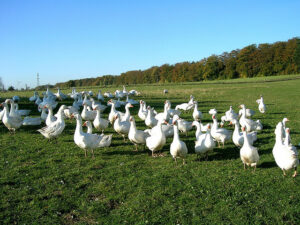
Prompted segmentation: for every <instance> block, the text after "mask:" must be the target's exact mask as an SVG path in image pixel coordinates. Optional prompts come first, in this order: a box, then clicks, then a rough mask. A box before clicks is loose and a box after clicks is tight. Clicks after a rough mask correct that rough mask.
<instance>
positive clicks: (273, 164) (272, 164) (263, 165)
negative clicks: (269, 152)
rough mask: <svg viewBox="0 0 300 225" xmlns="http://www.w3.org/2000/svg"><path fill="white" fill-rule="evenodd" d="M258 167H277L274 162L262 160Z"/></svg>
mask: <svg viewBox="0 0 300 225" xmlns="http://www.w3.org/2000/svg"><path fill="white" fill-rule="evenodd" d="M259 167H261V168H273V167H277V165H276V163H275V162H263V163H261V164H260V165H259Z"/></svg>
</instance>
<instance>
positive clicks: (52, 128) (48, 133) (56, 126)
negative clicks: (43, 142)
mask: <svg viewBox="0 0 300 225" xmlns="http://www.w3.org/2000/svg"><path fill="white" fill-rule="evenodd" d="M65 108H66V106H65V105H62V106H61V107H60V110H59V111H58V115H57V116H58V117H57V120H56V121H54V122H52V123H51V124H50V125H49V126H46V127H43V128H41V129H39V130H38V132H40V133H41V134H42V135H43V136H44V137H45V138H48V139H53V138H57V137H58V136H59V135H60V134H61V133H62V132H63V130H64V129H65V120H64V111H63V110H64V109H65Z"/></svg>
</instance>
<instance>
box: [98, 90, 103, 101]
mask: <svg viewBox="0 0 300 225" xmlns="http://www.w3.org/2000/svg"><path fill="white" fill-rule="evenodd" d="M97 99H98V100H99V101H102V102H104V96H103V95H102V93H101V90H99V91H98V95H97Z"/></svg>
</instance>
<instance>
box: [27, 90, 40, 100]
mask: <svg viewBox="0 0 300 225" xmlns="http://www.w3.org/2000/svg"><path fill="white" fill-rule="evenodd" d="M37 97H38V93H37V91H35V92H34V94H33V96H31V97H30V98H29V101H30V102H35V101H36V99H37Z"/></svg>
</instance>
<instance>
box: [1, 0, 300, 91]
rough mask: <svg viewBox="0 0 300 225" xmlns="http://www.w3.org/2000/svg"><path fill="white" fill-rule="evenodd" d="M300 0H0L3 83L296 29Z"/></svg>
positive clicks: (153, 60) (142, 62) (92, 71)
mask: <svg viewBox="0 0 300 225" xmlns="http://www.w3.org/2000/svg"><path fill="white" fill-rule="evenodd" d="M299 9H300V1H297V0H289V1H276V0H273V1H263V0H261V1H256V0H253V1H238V0H236V1H226V0H224V1H221V0H220V1H216V0H212V1H200V0H199V1H189V0H186V1H176V0H166V1H162V0H160V1H134V0H126V1H121V0H120V1H115V0H110V1H108V0H107V1H101V0H98V1H93V0H86V1H83V0H82V1H79V0H72V1H71V0H48V1H47V0H42V1H41V0H36V1H33V0H26V1H22V0H20V1H15V0H0V77H2V80H3V82H4V84H5V85H6V87H7V86H9V85H13V86H15V87H18V88H20V87H24V86H25V84H27V85H29V86H30V87H34V86H35V85H36V73H37V72H39V74H40V83H41V84H47V83H50V84H55V83H56V82H62V81H67V80H70V79H79V78H86V77H97V76H100V75H105V74H113V75H118V74H120V73H122V72H126V71H128V70H135V69H142V70H143V69H146V68H149V67H151V66H154V65H162V64H164V63H169V64H174V63H176V62H182V61H198V60H200V59H202V58H204V57H208V56H210V55H211V54H221V53H222V52H224V51H231V50H233V49H237V48H243V47H245V46H247V45H249V44H258V43H273V42H276V41H286V40H288V39H290V38H293V37H296V36H300V29H299V27H300V19H299V18H300V17H299Z"/></svg>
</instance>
